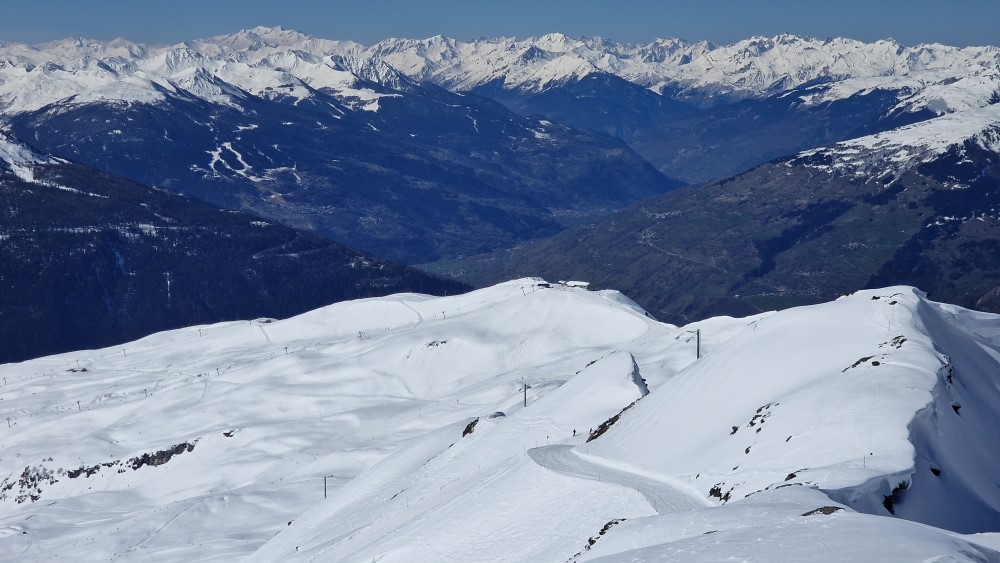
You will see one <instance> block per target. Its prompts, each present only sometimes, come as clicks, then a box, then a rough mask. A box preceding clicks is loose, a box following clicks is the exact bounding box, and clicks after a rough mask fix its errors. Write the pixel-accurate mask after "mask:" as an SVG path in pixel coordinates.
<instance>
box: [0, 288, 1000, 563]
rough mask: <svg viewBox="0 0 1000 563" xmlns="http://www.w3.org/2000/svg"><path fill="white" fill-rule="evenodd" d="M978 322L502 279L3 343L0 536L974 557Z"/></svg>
mask: <svg viewBox="0 0 1000 563" xmlns="http://www.w3.org/2000/svg"><path fill="white" fill-rule="evenodd" d="M998 320H1000V318H998V317H997V316H996V315H992V314H986V313H976V312H973V311H968V310H965V309H962V308H960V307H956V306H952V305H945V304H940V303H935V302H933V301H930V300H928V299H927V298H926V296H925V295H924V294H923V293H922V292H920V291H919V290H916V289H914V288H911V287H891V288H885V289H879V290H869V291H862V292H859V293H857V294H855V295H851V296H849V297H845V298H841V299H838V300H836V301H834V302H831V303H825V304H821V305H816V306H810V307H803V308H798V309H794V310H789V311H782V312H777V313H768V314H762V315H756V316H754V317H751V318H743V319H734V318H729V317H721V318H714V319H709V320H706V321H702V322H699V323H695V324H692V325H687V326H683V327H675V326H671V325H665V324H662V323H659V322H657V321H655V320H653V319H652V318H650V316H648V315H647V314H645V312H644V311H643V310H642V309H641V308H640V307H638V306H637V305H636V304H635V303H634V302H632V301H631V300H630V299H628V298H627V297H625V296H623V295H622V294H620V293H618V292H616V291H594V292H588V291H584V290H582V289H575V288H570V287H567V286H564V285H560V284H554V283H553V284H549V283H545V282H543V281H542V280H539V279H521V280H515V281H511V282H507V283H504V284H501V285H497V286H495V287H490V288H486V289H483V290H479V291H476V292H471V293H468V294H465V295H460V296H450V297H442V298H432V297H429V296H423V295H414V294H403V295H394V296H388V297H384V298H378V299H366V300H360V301H353V302H346V303H338V304H336V305H332V306H329V307H325V308H322V309H318V310H316V311H311V312H309V313H306V314H303V315H300V316H298V317H294V318H290V319H286V320H282V321H275V322H259V321H254V322H245V321H242V322H231V323H220V324H215V325H209V326H198V327H190V328H186V329H180V330H173V331H169V332H164V333H159V334H156V335H152V336H149V337H147V338H145V339H143V340H140V341H137V342H131V343H128V344H125V345H122V346H116V347H113V348H107V349H102V350H90V351H79V352H72V353H67V354H63V355H58V356H51V357H46V358H39V359H36V360H32V361H30V362H26V363H23V364H10V365H0V378H2V379H3V382H4V396H3V398H4V400H3V405H4V407H5V409H6V411H5V414H4V415H3V416H4V417H6V421H7V423H8V425H9V426H10V429H11V431H10V432H8V433H7V434H6V435H5V438H4V440H3V447H4V451H7V452H16V454H17V455H14V454H8V455H3V456H0V534H3V535H2V536H0V537H3V541H0V558H3V559H11V560H14V559H16V560H35V559H44V558H50V557H55V558H70V559H73V560H76V561H105V560H108V559H111V558H116V559H121V560H125V561H132V560H135V561H138V560H150V559H155V560H165V561H184V560H191V559H193V558H215V559H226V560H234V559H244V558H246V559H248V560H251V561H287V560H308V561H371V560H373V559H374V560H377V561H385V562H389V561H393V562H395V561H399V562H402V561H406V562H424V561H427V562H438V561H442V560H455V561H469V560H482V559H489V560H504V559H507V560H516V561H574V560H576V561H590V560H593V561H632V560H636V561H649V560H661V561H679V560H683V561H719V560H723V559H727V558H731V557H733V556H734V555H735V556H737V557H739V558H741V559H746V560H752V561H774V560H784V559H789V558H791V559H796V560H800V559H801V560H827V559H831V560H832V559H836V558H844V557H846V558H848V559H851V560H855V559H858V560H880V561H891V560H904V561H926V560H935V559H938V560H949V559H954V560H971V561H983V562H993V561H997V560H998V559H1000V553H998V552H997V551H995V550H994V549H991V548H990V547H987V546H988V545H989V544H990V543H991V541H992V542H996V539H997V537H998V536H997V535H996V534H977V535H963V534H968V533H972V532H996V531H998V530H1000V517H998V515H1000V511H998V509H1000V500H998V498H997V495H996V472H995V468H996V467H997V464H998V463H1000V451H998V450H997V449H996V448H989V447H984V444H987V445H988V444H991V443H992V436H993V434H994V432H995V421H996V419H997V417H998V416H1000V391H998V389H1000V388H998V386H997V377H998V375H997V374H998V373H1000V369H998V367H1000V365H998V358H1000V330H998V326H1000V325H998ZM695 330H698V331H700V334H701V338H702V339H701V353H702V357H701V358H696V354H695V344H696V343H695V342H694V338H695V336H694V334H692V332H693V331H695ZM73 407H76V408H73ZM519 450H520V451H519ZM567 507H571V509H568V508H567ZM917 522H919V523H922V524H918V523H917ZM984 544H986V545H984ZM993 545H996V544H995V543H993ZM429 546H431V547H429Z"/></svg>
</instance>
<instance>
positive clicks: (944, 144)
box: [787, 104, 1000, 180]
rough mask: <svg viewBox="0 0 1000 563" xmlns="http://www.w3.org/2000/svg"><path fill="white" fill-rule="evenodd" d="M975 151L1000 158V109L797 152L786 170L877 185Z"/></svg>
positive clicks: (950, 116)
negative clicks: (949, 155) (798, 167)
mask: <svg viewBox="0 0 1000 563" xmlns="http://www.w3.org/2000/svg"><path fill="white" fill-rule="evenodd" d="M967 145H968V146H974V147H976V148H978V149H981V150H983V151H987V152H990V153H995V154H1000V104H993V105H989V106H986V107H984V108H980V109H974V110H968V111H961V112H956V113H950V114H946V115H942V116H940V117H936V118H933V119H929V120H927V121H921V122H918V123H915V124H913V125H907V126H904V127H899V128H897V129H893V130H890V131H886V132H884V133H877V134H875V135H868V136H865V137H859V138H857V139H851V140H849V141H843V142H840V143H836V144H834V145H831V146H828V147H822V148H818V149H813V150H809V151H805V152H803V153H800V154H799V155H797V156H796V158H793V159H791V160H789V161H788V163H787V164H788V165H789V166H791V165H794V164H796V163H799V164H805V165H806V166H811V167H814V168H818V169H822V170H831V171H834V172H837V173H843V174H851V175H854V176H857V177H860V178H863V179H871V180H880V179H883V178H885V177H886V176H887V175H898V174H899V173H900V172H902V171H904V170H908V169H910V168H913V167H915V166H918V165H920V164H924V163H927V162H930V161H932V160H935V159H937V158H939V157H941V156H942V155H944V154H945V153H946V152H948V151H949V150H952V149H956V150H964V149H965V148H967Z"/></svg>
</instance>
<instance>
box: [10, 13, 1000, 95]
mask: <svg viewBox="0 0 1000 563" xmlns="http://www.w3.org/2000/svg"><path fill="white" fill-rule="evenodd" d="M331 57H348V58H355V59H360V60H375V61H377V62H375V63H374V66H372V65H368V66H365V65H360V66H359V67H358V68H355V67H354V66H352V65H347V67H348V68H345V67H344V65H337V64H336V63H335V59H333V58H331ZM385 63H387V64H388V65H389V66H391V67H393V68H394V69H396V70H398V71H399V72H401V73H403V74H404V75H406V76H408V77H410V78H411V79H414V80H417V81H431V82H434V83H436V84H438V85H441V86H443V87H445V88H448V89H451V90H454V91H464V90H472V89H474V88H477V87H480V86H487V85H498V84H499V85H501V86H502V87H503V88H505V89H510V90H518V91H523V92H540V91H544V90H546V89H549V88H551V87H554V86H558V85H560V84H564V83H566V82H569V81H574V80H580V79H582V78H584V77H586V76H587V75H589V74H592V73H595V72H604V73H610V74H613V75H616V76H619V77H621V78H624V79H625V80H628V81H631V82H633V83H635V84H639V85H641V86H644V87H648V88H651V89H652V90H654V91H656V92H661V91H663V90H664V89H669V90H670V91H671V92H677V93H679V94H680V95H682V96H683V95H685V92H688V93H691V92H701V94H700V96H701V97H703V98H704V97H705V96H707V97H708V99H711V98H712V97H716V96H722V97H736V98H740V97H753V96H765V95H770V94H775V93H780V92H783V91H787V90H791V89H795V88H800V87H809V88H810V89H809V90H807V91H806V92H805V93H804V94H802V102H803V103H807V104H816V103H823V102H825V101H830V100H833V99H842V98H845V97H849V96H851V95H855V94H857V93H861V92H865V91H870V90H871V89H873V88H894V89H899V91H900V92H901V94H900V97H901V99H900V108H899V109H900V111H910V112H912V111H921V110H929V111H932V112H934V113H937V114H941V113H946V112H950V111H961V110H964V109H972V108H977V107H982V106H983V105H986V104H987V103H988V102H989V100H990V99H991V98H992V97H993V96H994V94H995V92H997V91H1000V78H998V75H997V72H998V71H997V69H998V68H1000V67H998V64H1000V50H998V49H997V48H996V47H968V48H956V47H949V46H945V45H918V46H916V47H904V46H901V45H899V44H898V43H895V42H893V41H877V42H874V43H863V42H860V41H853V40H849V39H829V40H825V41H821V40H817V39H811V38H803V37H798V36H794V35H780V36H777V37H773V38H766V37H753V38H750V39H747V40H744V41H740V42H738V43H735V44H733V45H725V46H717V45H713V44H710V43H706V42H698V43H688V42H684V41H679V40H674V39H658V40H655V41H652V42H650V43H647V44H642V45H631V44H620V43H616V42H614V41H610V40H607V39H602V38H599V37H596V38H583V39H572V38H569V37H567V36H565V35H562V34H558V33H553V34H548V35H543V36H541V37H534V38H528V39H523V40H521V39H515V38H495V39H482V40H476V41H468V42H465V41H458V40H455V39H450V38H447V37H442V36H435V37H431V38H428V39H422V40H414V39H387V40H385V41H382V42H379V43H376V44H375V45H371V46H368V47H366V46H363V45H359V44H357V43H353V42H349V41H347V42H345V41H333V40H326V39H319V38H314V37H310V36H307V35H304V34H302V33H298V32H295V31H291V30H284V29H282V28H280V27H276V28H267V27H257V28H254V29H250V30H244V31H240V32H238V33H235V34H232V35H224V36H218V37H213V38H209V39H204V40H198V41H190V42H185V43H181V44H177V45H170V46H148V45H143V44H139V43H131V42H129V41H125V40H122V39H117V40H114V41H110V42H101V41H92V40H84V39H68V40H63V41H56V42H51V43H46V44H42V45H35V46H27V45H19V44H4V45H2V46H0V111H2V112H3V113H8V114H10V113H18V112H24V111H33V110H36V109H39V108H42V107H45V106H46V105H48V104H52V103H56V102H63V101H67V100H73V101H76V102H81V103H82V102H87V101H91V102H92V101H122V102H138V103H155V102H156V101H159V100H161V99H162V97H163V95H164V94H163V92H162V91H161V89H165V90H166V91H174V90H175V89H177V88H180V89H184V90H187V91H189V92H190V93H192V94H194V95H196V96H199V97H204V98H205V99H208V100H210V101H213V102H216V103H232V104H238V95H232V94H229V93H227V92H225V90H226V88H221V90H222V91H221V92H220V91H219V90H218V89H215V88H209V90H210V91H209V92H205V91H203V90H201V89H200V88H198V87H196V86H192V85H190V84H189V83H187V82H185V77H188V78H189V77H190V73H191V71H192V69H197V70H198V71H202V72H205V73H208V74H209V75H212V76H215V77H216V78H217V79H219V80H222V81H224V82H226V83H227V84H229V85H230V86H231V87H233V88H237V89H240V90H243V91H246V92H250V93H252V94H254V95H264V96H270V97H274V96H287V97H291V98H294V99H303V98H306V97H308V96H309V95H310V93H309V88H310V87H311V88H317V89H320V88H328V89H330V90H331V91H334V92H342V93H343V94H344V95H345V96H348V97H351V96H353V97H359V98H364V97H369V98H371V97H373V96H374V97H377V96H378V94H376V93H374V92H372V91H371V90H368V89H366V88H365V87H364V86H360V87H357V85H356V84H355V83H354V80H352V79H351V77H350V76H341V75H338V74H336V71H337V70H341V71H343V70H349V71H350V72H354V71H355V70H359V69H360V68H362V67H364V68H368V69H369V70H371V68H375V67H377V66H378V65H380V64H385ZM385 76H387V71H386V70H385V69H383V70H381V71H379V72H378V73H376V74H371V73H367V74H366V73H365V72H362V73H361V74H357V73H355V74H354V79H355V80H357V79H359V78H360V79H363V80H366V81H372V82H376V83H379V84H383V85H386V86H390V87H394V86H391V84H390V83H387V82H385V81H384V77H385ZM374 78H382V79H378V80H373V79H374ZM810 85H812V86H811V87H810ZM189 86H191V87H190V90H188V87H189ZM158 87H159V88H158ZM74 96H80V98H78V99H74Z"/></svg>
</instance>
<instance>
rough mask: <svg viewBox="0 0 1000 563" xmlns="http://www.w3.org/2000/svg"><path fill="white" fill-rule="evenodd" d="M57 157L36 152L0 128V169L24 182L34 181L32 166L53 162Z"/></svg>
mask: <svg viewBox="0 0 1000 563" xmlns="http://www.w3.org/2000/svg"><path fill="white" fill-rule="evenodd" d="M56 162H59V161H58V160H57V159H55V158H53V157H50V156H45V155H41V154H38V153H37V152H35V151H34V150H32V149H31V148H30V147H28V146H26V145H25V144H24V143H21V142H19V141H16V140H14V139H12V138H11V137H10V136H8V135H7V133H6V132H4V131H2V130H0V171H3V170H8V171H10V172H11V173H13V174H14V175H15V176H17V177H18V178H20V179H22V180H24V181H25V182H34V181H35V174H34V172H33V171H32V167H33V166H35V165H37V164H53V163H56Z"/></svg>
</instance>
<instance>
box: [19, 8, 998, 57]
mask: <svg viewBox="0 0 1000 563" xmlns="http://www.w3.org/2000/svg"><path fill="white" fill-rule="evenodd" d="M256 25H281V26H284V27H286V28H291V29H297V30H299V31H302V32H305V33H309V34H312V35H316V36H320V37H326V38H330V39H352V40H355V41H359V42H361V43H366V44H368V43H373V42H375V41H378V40H379V39H384V38H386V37H417V38H423V37H429V36H431V35H436V34H439V33H440V34H444V35H447V36H450V37H456V38H459V39H471V38H474V37H481V36H496V35H513V36H518V37H527V36H530V35H540V34H544V33H549V32H555V31H557V32H561V33H565V34H567V35H570V36H573V37H578V36H584V35H586V36H593V35H600V36H602V37H608V38H611V39H616V40H619V41H632V42H639V41H648V40H649V39H652V38H655V37H679V38H683V39H689V40H699V39H708V40H711V41H715V42H718V43H730V42H733V41H737V40H739V39H742V38H745V37H749V36H751V35H769V36H770V35H776V34H778V33H784V32H788V33H795V34H799V35H808V36H814V37H820V38H825V37H834V36H843V37H852V38H856V39H862V40H869V41H870V40H875V39H879V38H887V37H892V38H894V39H896V40H897V41H900V42H901V43H904V44H907V45H912V44H916V43H922V42H940V43H946V44H952V45H962V46H964V45H985V44H989V45H1000V0H866V1H860V0H797V1H789V0H685V1H683V2H682V1H673V0H660V1H655V0H619V1H613V0H600V1H598V0H505V1H486V0H464V1H457V0H425V1H420V0H382V1H378V0H355V1H353V2H343V1H339V0H334V1H321V0H156V1H151V0H31V1H29V0H4V2H3V6H2V7H0V41H19V42H29V43H34V42H40V41H47V40H51V39H58V38H63V37H90V38H96V39H113V38H115V37H125V38H127V39H132V40H135V41H144V42H148V43H173V42H178V41H182V40H186V39H194V38H199V37H208V36H211V35H218V34H223V33H232V32H235V31H238V30H240V29H244V28H249V27H254V26H256Z"/></svg>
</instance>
